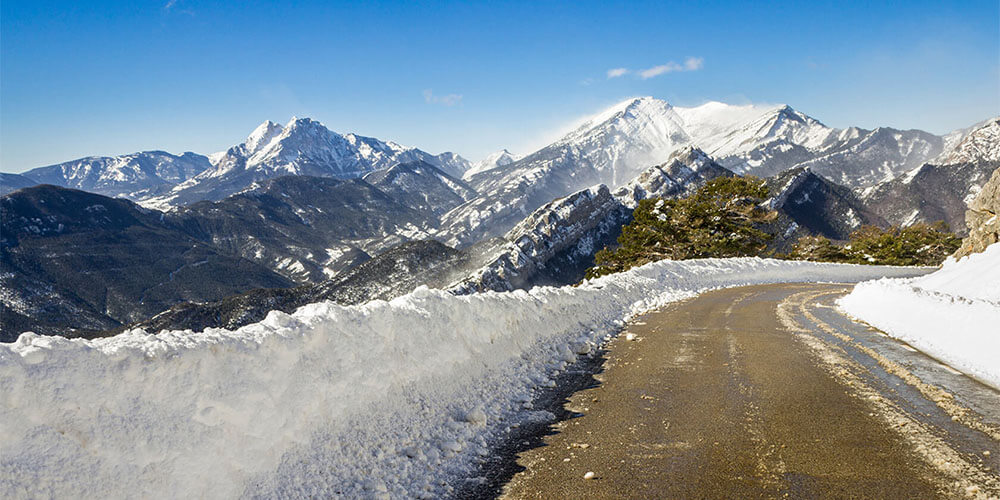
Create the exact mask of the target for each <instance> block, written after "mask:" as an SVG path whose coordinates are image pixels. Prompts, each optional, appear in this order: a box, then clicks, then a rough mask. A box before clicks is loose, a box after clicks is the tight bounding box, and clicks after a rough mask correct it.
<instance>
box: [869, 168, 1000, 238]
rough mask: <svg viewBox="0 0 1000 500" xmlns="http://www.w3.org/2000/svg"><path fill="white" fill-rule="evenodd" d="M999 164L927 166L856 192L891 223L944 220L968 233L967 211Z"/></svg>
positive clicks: (871, 208)
mask: <svg viewBox="0 0 1000 500" xmlns="http://www.w3.org/2000/svg"><path fill="white" fill-rule="evenodd" d="M997 167H1000V162H996V161H994V162H989V161H973V162H964V163H953V164H948V165H932V164H930V163H925V164H924V165H922V166H920V167H918V168H916V169H913V170H911V171H910V172H907V173H906V174H905V175H901V176H899V177H896V178H894V179H892V180H891V181H887V182H883V183H881V184H878V185H876V186H872V187H869V188H867V189H864V190H858V191H855V193H856V194H857V195H858V196H859V197H860V198H861V201H862V202H864V204H865V206H866V207H868V208H869V209H870V210H872V211H873V212H875V213H876V214H878V215H879V216H880V217H882V218H883V219H885V220H886V221H887V222H888V223H889V224H892V225H898V226H903V227H907V226H911V225H913V224H917V223H921V222H925V223H933V222H937V221H944V222H945V223H947V224H948V227H949V228H950V229H951V230H952V231H954V232H955V233H958V234H959V235H964V234H966V231H965V211H966V209H967V208H968V206H969V203H971V202H972V200H973V199H975V197H976V195H977V194H978V193H979V192H980V190H981V189H982V187H983V184H985V183H986V181H987V180H988V179H989V178H990V174H992V173H993V171H994V170H996V168H997Z"/></svg>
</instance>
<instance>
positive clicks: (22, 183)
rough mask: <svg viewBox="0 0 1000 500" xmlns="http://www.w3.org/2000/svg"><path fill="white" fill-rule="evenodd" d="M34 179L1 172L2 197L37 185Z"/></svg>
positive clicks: (0, 190)
mask: <svg viewBox="0 0 1000 500" xmlns="http://www.w3.org/2000/svg"><path fill="white" fill-rule="evenodd" d="M37 184H38V182H36V181H35V180H34V179H31V178H29V177H25V176H23V175H20V174H8V173H5V172H0V195H5V194H7V193H9V192H11V191H16V190H18V189H21V188H26V187H31V186H35V185H37Z"/></svg>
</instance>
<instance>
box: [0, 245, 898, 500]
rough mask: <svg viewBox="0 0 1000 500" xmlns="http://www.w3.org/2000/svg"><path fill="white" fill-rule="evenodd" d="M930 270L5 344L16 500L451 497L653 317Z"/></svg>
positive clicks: (674, 276) (664, 281) (1, 364)
mask: <svg viewBox="0 0 1000 500" xmlns="http://www.w3.org/2000/svg"><path fill="white" fill-rule="evenodd" d="M913 273H914V270H913V269H906V268H885V267H871V266H849V265H839V264H814V263H806V262H784V261H777V260H765V259H757V258H743V259H706V260H695V261H684V262H670V261H665V262H659V263H654V264H649V265H646V266H643V267H641V268H637V269H634V270H632V271H629V272H626V273H621V274H617V275H612V276H606V277H602V278H600V279H597V280H593V281H589V282H587V283H585V284H584V285H582V286H579V287H562V288H549V287H541V288H535V289H532V290H531V291H528V292H525V291H514V292H506V293H495V292H487V293H482V294H474V295H467V296H453V295H450V294H448V293H445V292H441V291H436V290H430V289H427V288H418V289H417V290H415V291H414V292H412V293H410V294H409V295H406V296H403V297H400V298H397V299H394V300H392V301H391V302H385V301H374V302H370V303H367V304H364V305H358V306H350V307H342V306H338V305H335V304H333V303H329V302H326V303H317V304H312V305H308V306H305V307H302V308H301V309H299V310H298V311H296V312H295V313H294V314H291V315H289V314H284V313H280V312H272V313H271V314H270V315H269V316H268V317H267V318H266V319H265V320H264V321H262V322H260V323H256V324H252V325H248V326H245V327H243V328H240V329H238V330H235V331H229V330H222V329H210V330H207V331H205V332H202V333H194V332H191V331H174V332H163V333H160V334H159V335H156V336H154V335H148V334H146V333H144V332H142V331H132V332H128V333H125V334H122V335H119V336H116V337H112V338H106V339H96V340H91V341H87V340H80V339H75V340H68V339H65V338H61V337H47V336H38V335H34V334H31V333H25V334H23V335H21V336H20V338H18V340H17V341H16V342H15V343H12V344H0V386H2V387H3V388H4V390H3V392H2V393H0V427H2V429H3V432H2V433H0V495H2V496H3V497H5V498H23V497H35V498H37V497H89V498H109V497H115V498H122V497H130V498H135V497H144V498H145V497H158V498H162V497H171V498H206V497H208V498H222V497H234V496H250V497H288V496H296V497H298V496H345V497H357V496H369V497H372V496H374V497H388V496H391V497H401V496H417V497H421V496H424V497H437V496H441V495H446V494H447V493H449V492H450V491H451V485H452V484H455V482H456V481H459V480H467V478H468V476H469V475H471V473H473V472H474V470H475V465H476V463H477V460H480V459H481V457H482V456H485V455H488V453H489V447H490V445H491V444H492V443H496V442H497V441H498V440H500V439H502V438H503V437H504V435H505V433H507V432H509V431H510V427H511V426H512V425H516V423H517V422H523V421H525V420H530V419H550V418H551V417H552V416H551V414H548V413H547V412H534V411H529V409H530V407H531V403H530V401H531V398H532V395H533V391H534V390H535V389H536V388H538V387H544V386H551V385H553V384H554V382H553V380H552V377H553V376H554V375H555V374H556V373H558V372H559V371H560V370H563V369H565V367H566V366H567V364H568V363H571V362H572V361H573V360H574V359H575V358H576V356H578V355H581V354H585V353H588V352H590V351H591V349H592V346H593V345H594V343H596V342H600V341H601V340H602V339H604V338H606V337H607V336H608V335H610V334H612V333H614V332H615V331H617V329H618V328H620V327H621V326H622V324H623V323H622V321H623V320H624V319H626V318H627V317H629V316H630V315H633V314H635V313H638V312H641V311H644V310H648V309H650V308H653V307H656V306H659V305H662V304H665V303H667V302H670V301H675V300H679V299H681V298H685V297H689V296H691V295H694V294H696V293H698V292H700V291H704V290H707V289H711V288H718V287H727V286H737V285H745V284H754V283H771V282H801V281H859V280H863V279H871V278H875V277H879V276H906V275H912V274H913Z"/></svg>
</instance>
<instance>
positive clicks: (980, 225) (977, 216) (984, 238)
mask: <svg viewBox="0 0 1000 500" xmlns="http://www.w3.org/2000/svg"><path fill="white" fill-rule="evenodd" d="M998 214H1000V168H998V169H996V170H995V171H994V172H993V176H992V177H990V180H988V181H986V184H985V185H983V190H982V191H980V192H979V195H978V196H976V199H974V200H972V203H970V204H969V210H968V211H967V212H965V223H966V225H967V226H968V228H969V236H968V237H967V238H965V239H964V240H963V241H962V246H961V247H959V249H958V251H957V252H955V257H959V258H961V257H965V256H966V255H969V254H973V253H979V252H982V251H983V250H985V249H986V247H988V246H990V245H992V244H994V243H996V242H998V241H1000V215H998Z"/></svg>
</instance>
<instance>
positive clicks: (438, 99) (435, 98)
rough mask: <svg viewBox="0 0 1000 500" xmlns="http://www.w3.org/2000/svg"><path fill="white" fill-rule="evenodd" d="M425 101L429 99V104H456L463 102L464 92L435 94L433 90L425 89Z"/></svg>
mask: <svg viewBox="0 0 1000 500" xmlns="http://www.w3.org/2000/svg"><path fill="white" fill-rule="evenodd" d="M424 101H427V103H428V104H442V105H445V106H454V105H456V104H458V103H460V102H462V94H448V95H434V91H433V90H431V89H426V90H424Z"/></svg>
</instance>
